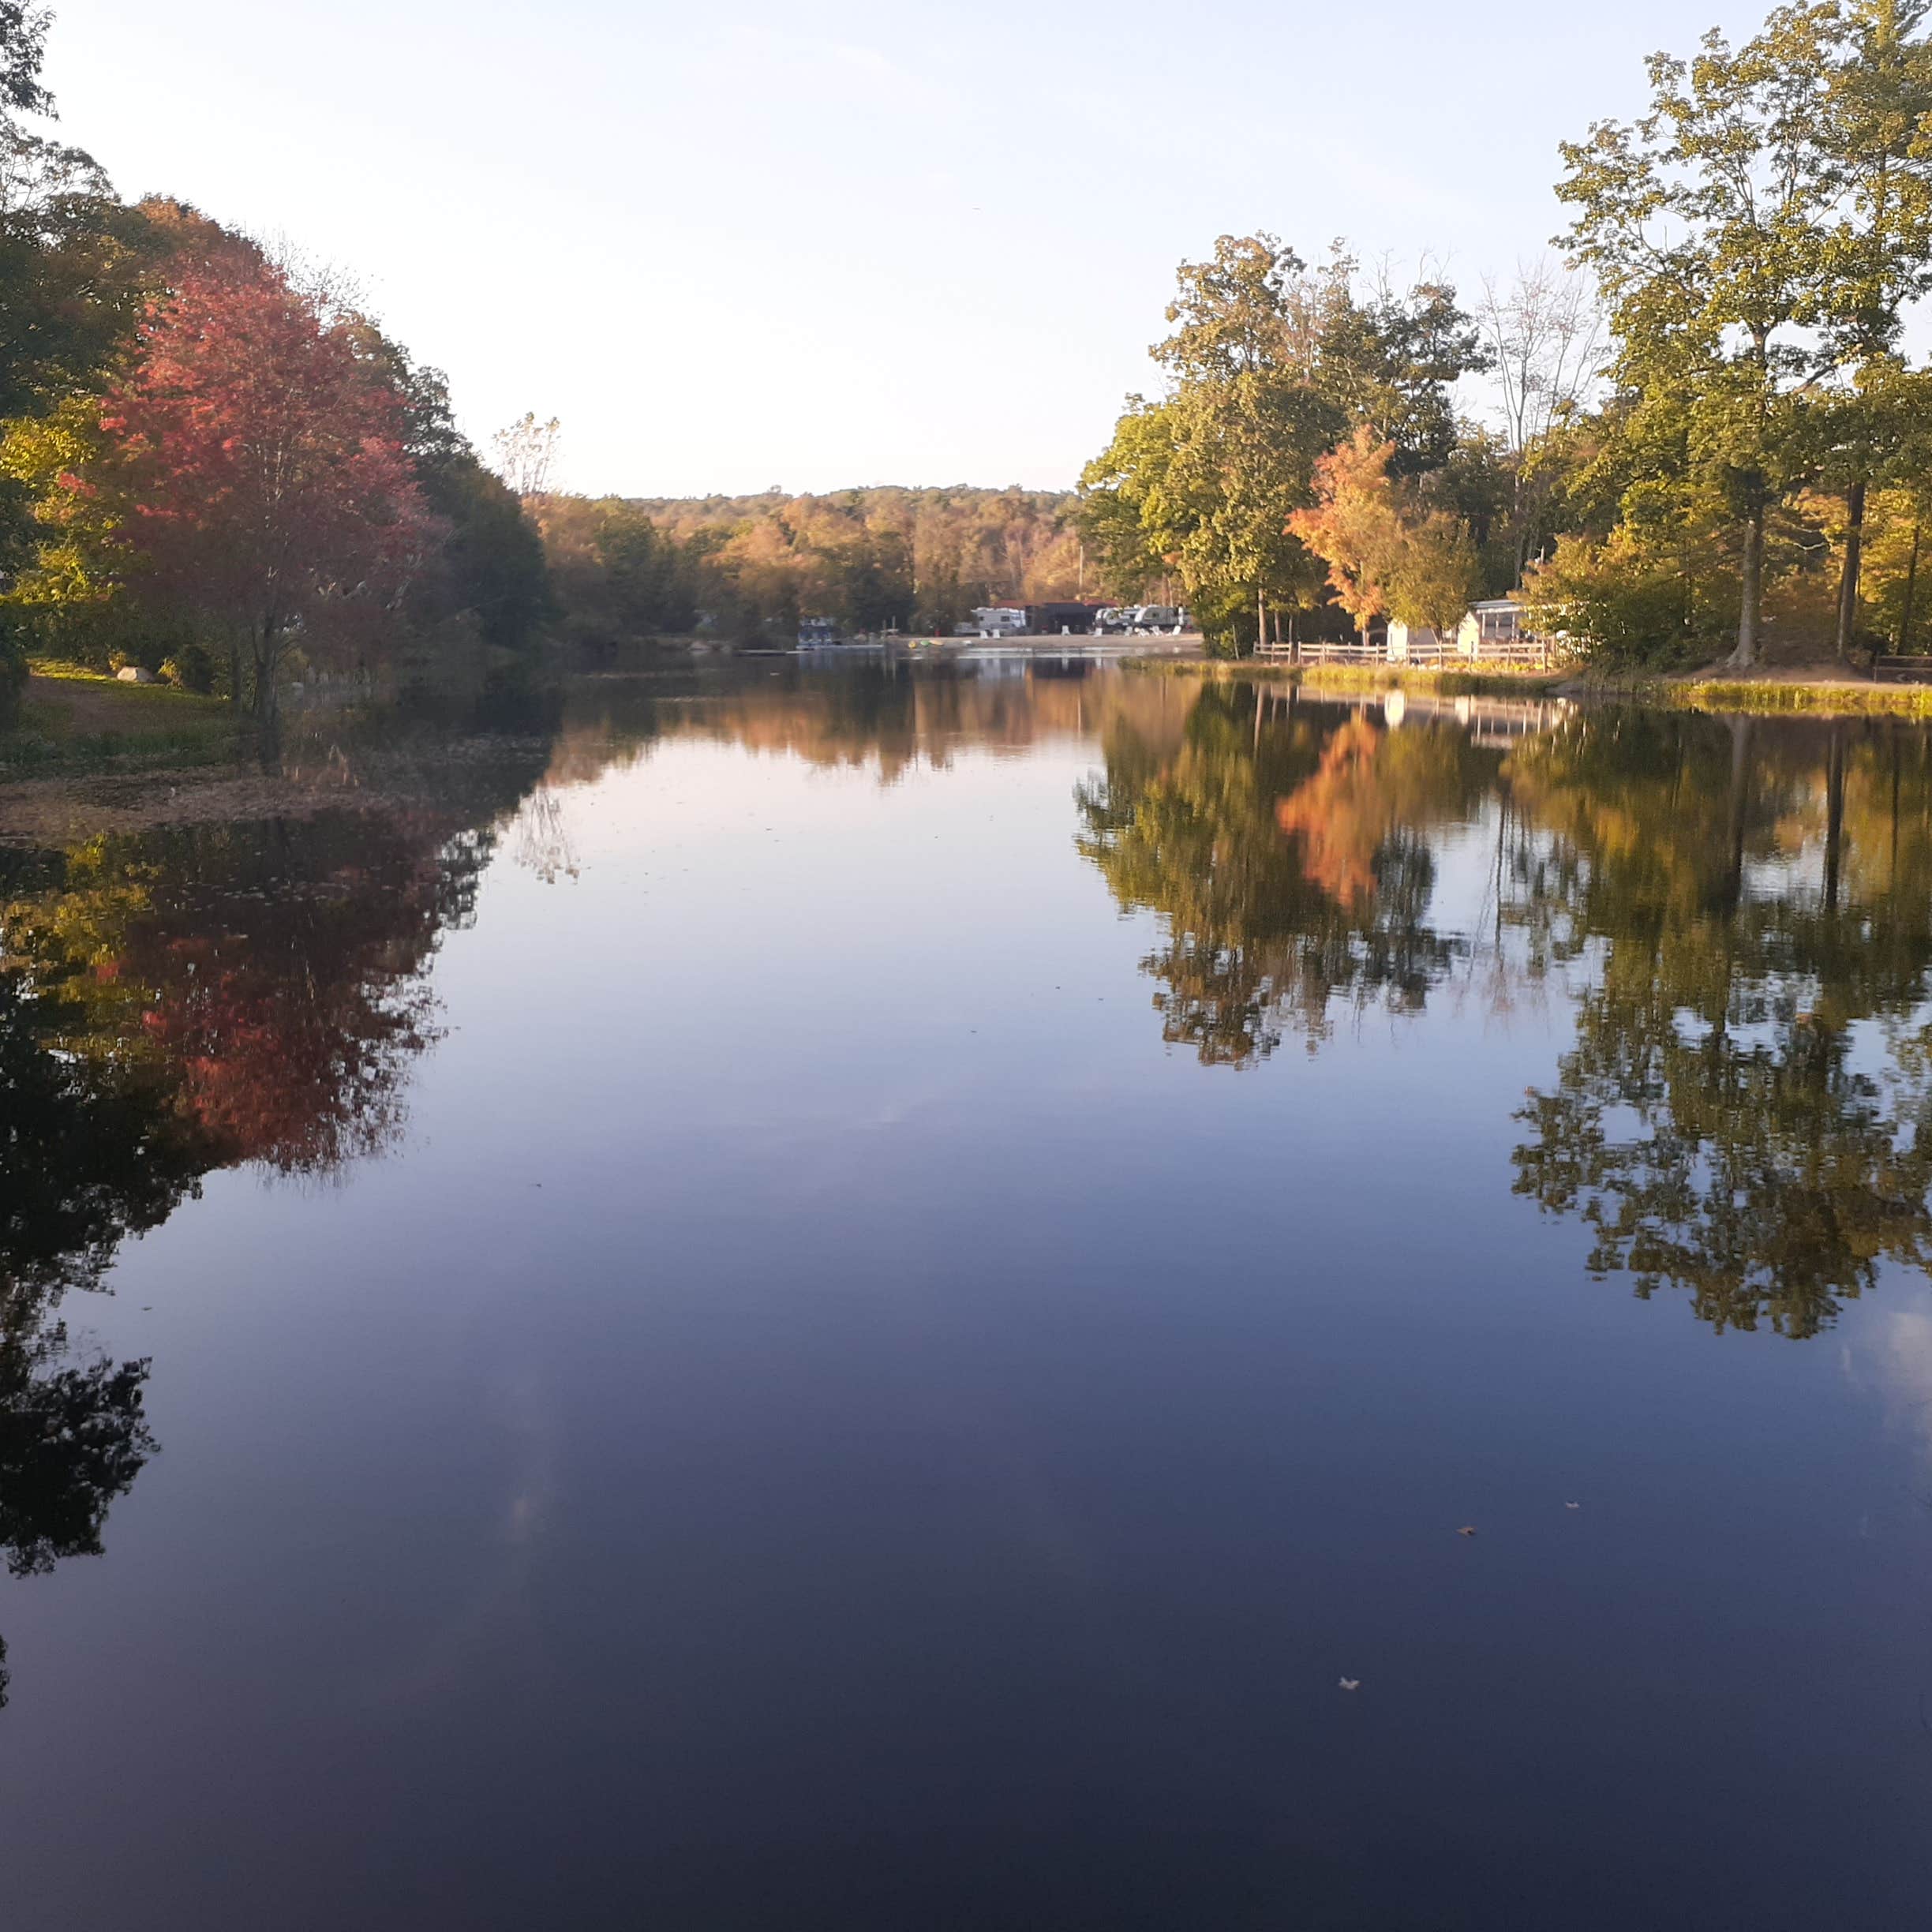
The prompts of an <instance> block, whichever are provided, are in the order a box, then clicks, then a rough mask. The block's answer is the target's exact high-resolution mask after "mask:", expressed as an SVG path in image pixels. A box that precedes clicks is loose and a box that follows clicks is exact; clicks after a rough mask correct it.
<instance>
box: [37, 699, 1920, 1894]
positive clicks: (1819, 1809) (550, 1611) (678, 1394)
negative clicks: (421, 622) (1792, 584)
mask: <svg viewBox="0 0 1932 1932" xmlns="http://www.w3.org/2000/svg"><path fill="white" fill-rule="evenodd" d="M1055 669H1056V668H1055V667H1053V666H1050V665H1041V666H1036V667H1028V666H1026V665H983V666H979V667H977V668H975V667H972V666H970V665H968V666H964V667H960V668H956V669H954V670H953V671H944V670H934V671H932V672H925V671H921V672H918V673H915V672H912V671H910V670H907V669H903V668H900V669H892V670H883V669H880V668H849V669H833V670H829V671H826V672H804V671H801V670H799V669H797V668H793V667H792V666H790V665H784V664H781V665H778V666H777V667H776V668H773V667H771V666H768V665H750V666H748V667H747V668H745V669H744V670H743V671H742V672H739V673H738V674H736V675H735V676H725V675H723V674H713V675H708V676H699V675H695V674H694V675H690V676H682V677H677V676H665V677H661V678H657V679H634V680H620V679H612V680H590V681H586V683H582V684H580V685H579V686H578V687H575V688H574V689H573V691H571V694H570V695H569V697H568V699H567V702H566V705H565V707H564V713H563V715H562V717H561V718H560V720H557V721H554V722H553V723H552V724H551V725H548V726H547V727H546V728H545V729H544V730H543V731H542V732H541V733H540V734H538V735H537V736H532V735H530V733H529V732H524V733H522V734H521V735H519V736H513V737H507V738H505V739H503V740H502V741H501V742H500V743H496V744H492V743H489V742H487V741H478V742H477V744H475V745H474V746H471V747H470V748H469V749H468V750H467V751H466V753H465V755H464V756H463V757H462V758H452V759H451V760H450V761H448V763H447V769H444V768H443V767H441V766H438V764H437V763H436V761H435V760H434V759H428V760H426V761H425V764H424V766H423V768H422V771H421V774H420V775H421V784H420V785H419V787H418V788H417V791H416V792H414V793H412V794H411V795H410V796H407V797H404V798H400V799H391V798H385V800H384V803H382V805H381V806H380V808H368V807H366V802H365V803H361V804H359V803H358V799H357V797H356V795H355V794H354V793H353V792H345V793H344V794H343V803H342V804H341V805H340V806H339V807H331V808H329V809H326V810H323V811H317V812H312V813H308V814H303V815H293V814H291V815H286V816H283V817H279V818H268V819H261V820H243V821H240V822H237V821H234V820H233V819H232V818H227V819H224V818H215V819H213V820H206V821H204V822H193V818H192V815H190V817H189V818H188V819H187V820H186V821H185V822H179V823H168V824H163V825H160V826H152V825H148V826H128V827H125V828H124V829H110V830H108V831H107V832H105V833H102V834H100V835H99V836H95V837H88V838H77V839H76V840H75V841H73V842H72V843H70V844H66V845H65V846H58V847H49V846H47V845H45V844H41V845H38V846H36V845H33V844H27V845H24V846H21V847H19V848H16V849H14V850H12V851H10V852H4V853H0V900H3V901H4V902H5V905H6V911H5V914H4V919H5V924H4V932H3V935H0V937H3V942H4V943H3V945H0V951H4V953H5V955H6V958H5V961H4V970H3V971H0V1092H3V1093H4V1096H5V1130H4V1136H3V1137H0V1163H4V1165H3V1166H0V1190H3V1191H0V1318H3V1321H0V1548H4V1551H5V1554H6V1570H7V1574H6V1575H5V1576H4V1577H0V1638H4V1640H5V1643H6V1657H5V1668H6V1672H7V1683H6V1696H7V1702H6V1708H5V1709H0V1871H4V1874H5V1878H4V1881H3V1885H0V1898H3V1899H4V1904H5V1913H6V1922H7V1923H8V1924H9V1926H19V1927H21V1928H22V1932H27V1929H28V1928H32V1929H33V1932H43V1929H44V1928H66V1927H73V1928H77V1929H79V1928H86V1929H87V1932H109V1929H110V1928H122V1927H127V1928H136V1927H138V1928H140V1929H141V1932H160V1929H164V1928H166V1929H172V1928H177V1927H178V1928H183V1929H184V1932H185V1929H186V1928H191V1927H192V1928H196V1929H197V1932H202V1929H204V1928H208V1927H211V1926H236V1927H241V1926H248V1927H256V1926H260V1927H263V1928H277V1929H279V1928H291V1927H299V1928H310V1927H313V1928H317V1929H318V1932H320V1929H321V1928H330V1929H331V1932H333V1929H335V1928H340V1927H344V1926H355V1927H358V1928H359V1929H360V1932H376V1929H379V1928H391V1927H395V1928H402V1927H410V1928H419V1927H425V1926H461V1927H466V1928H469V1927H478V1928H498V1927H501V1928H513V1927H514V1928H519V1932H522V1929H526V1928H530V1927H534V1926H559V1927H564V1926H567V1927H572V1928H577V1927H595V1928H602V1927H641V1926H648V1927H650V1928H653V1932H741V1929H742V1932H754V1929H756V1932H765V1929H766V1928H770V1929H772V1932H778V1929H780V1928H783V1929H784V1932H800V1929H803V1928H825V1929H826V1932H834V1929H837V1932H873V1929H874V1928H877V1929H878V1932H905V1929H907V1928H912V1927H919V1928H928V1927H930V1928H944V1929H946V1932H952V1929H955V1928H960V1929H963V1928H968V1927H971V1928H1030V1927H1040V1928H1054V1932H1069V1929H1073V1928H1080V1929H1085V1928H1093V1929H1094V1932H1102V1929H1103V1928H1104V1929H1105V1932H1122V1929H1125V1928H1142V1927H1144V1928H1150V1929H1153V1928H1161V1929H1163V1932H1166V1929H1170V1928H1175V1927H1182V1926H1187V1927H1193V1926H1202V1927H1214V1928H1217V1929H1219V1928H1234V1927H1255V1928H1260V1927H1267V1928H1279V1927H1291V1928H1295V1929H1296V1932H1302V1929H1305V1928H1316V1927H1319V1928H1351V1929H1355V1928H1360V1929H1361V1932H1371V1929H1373V1932H1387V1929H1388V1928H1402V1929H1404V1932H1407V1929H1408V1928H1430V1929H1435V1928H1442V1929H1444V1932H1447V1929H1448V1928H1456V1929H1458V1932H1462V1929H1466V1932H1545V1929H1548V1928H1554V1927H1562V1928H1563V1929H1564V1932H1598V1929H1601V1932H1627V1928H1629V1927H1631V1926H1645V1927H1647V1928H1661V1927H1670V1928H1676V1927H1683V1928H1686V1929H1687V1932H1688V1929H1689V1928H1693V1927H1695V1928H1698V1932H1707V1929H1708V1928H1711V1927H1715V1926H1735V1927H1739V1928H1743V1927H1750V1928H1752V1932H1765V1929H1768V1928H1787V1927H1788V1928H1791V1929H1792V1932H1799V1929H1800V1928H1802V1929H1803V1932H1816V1929H1817V1928H1819V1927H1822V1926H1846V1927H1851V1926H1857V1927H1860V1928H1865V1927H1872V1928H1880V1927H1891V1926H1900V1927H1904V1926H1915V1925H1917V1924H1919V1923H1923V1915H1924V1912H1925V1910H1926V1906H1925V1901H1926V1898H1927V1896H1932V1893H1929V1890H1928V1888H1932V1286H1929V1284H1928V1280H1927V1272H1926V1271H1927V1268H1928V1266H1932V1211H1929V1210H1928V1204H1927V1191H1928V1187H1929V1186H1932V739H1928V737H1927V736H1926V733H1925V732H1923V730H1921V729H1919V728H1915V727H1912V726H1909V725H1903V724H1899V723H1894V722H1891V721H1881V720H1869V721H1863V720H1854V721H1837V722H1832V721H1781V720H1780V721H1773V720H1765V719H1759V720H1756V721H1746V720H1742V719H1728V718H1717V717H1700V716H1695V715H1691V714H1688V713H1657V712H1645V711H1639V710H1619V709H1615V708H1601V709H1600V708H1586V709H1577V708H1572V707H1569V706H1561V705H1556V704H1551V703H1539V704H1511V703H1508V702H1503V701H1500V700H1488V699H1453V698H1424V697H1421V696H1420V695H1410V696H1408V697H1407V698H1406V699H1404V698H1402V697H1399V696H1398V697H1393V698H1389V699H1388V700H1387V701H1386V702H1384V701H1382V700H1380V699H1376V700H1368V699H1364V700H1361V701H1352V702H1351V701H1344V700H1341V699H1330V700H1327V701H1323V700H1319V699H1317V698H1315V697H1313V696H1312V695H1311V694H1309V693H1308V692H1305V691H1300V692H1297V691H1290V690H1289V689H1287V688H1286V687H1262V688H1256V687H1254V686H1252V685H1248V684H1242V683H1200V682H1199V681H1196V680H1186V679H1182V678H1174V677H1166V676H1152V675H1140V674H1136V673H1132V672H1118V671H1106V670H1095V669H1091V668H1083V667H1078V666H1069V667H1067V668H1066V671H1065V674H1063V675H1055V674H1054V673H1055Z"/></svg>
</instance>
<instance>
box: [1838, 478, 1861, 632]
mask: <svg viewBox="0 0 1932 1932" xmlns="http://www.w3.org/2000/svg"><path fill="white" fill-rule="evenodd" d="M1864 550H1865V479H1864V478H1863V477H1859V480H1858V481H1856V482H1855V483H1854V484H1853V485H1852V487H1851V488H1850V489H1848V490H1847V491H1846V492H1845V547H1844V572H1843V574H1842V575H1840V578H1839V579H1838V640H1837V642H1838V661H1839V662H1840V664H1849V663H1850V662H1851V661H1852V633H1853V632H1854V631H1856V630H1857V628H1858V596H1859V564H1860V563H1861V562H1862V561H1863V556H1864Z"/></svg>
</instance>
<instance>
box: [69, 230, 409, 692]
mask: <svg viewBox="0 0 1932 1932" xmlns="http://www.w3.org/2000/svg"><path fill="white" fill-rule="evenodd" d="M357 342H358V335H357V333H356V331H355V330H354V328H352V327H351V326H350V323H349V321H348V320H346V319H344V320H331V318H329V317H328V316H325V315H324V313H323V312H322V311H321V309H320V307H319V306H318V305H317V304H316V302H315V301H313V300H312V299H310V298H308V297H306V296H305V295H304V294H302V293H301V291H299V290H297V289H296V288H294V286H291V285H290V281H289V279H288V277H287V276H286V275H285V274H284V273H283V271H281V270H280V269H279V268H277V267H276V266H275V264H274V263H273V262H271V261H270V260H267V259H266V258H265V257H264V256H262V255H260V253H258V252H256V251H255V250H253V249H249V248H247V247H245V246H241V245H238V246H234V247H231V248H229V249H226V250H223V251H222V252H220V253H218V254H217V255H216V256H215V257H214V258H212V259H211V260H207V261H204V262H200V263H193V264H184V266H183V267H182V268H181V269H180V270H178V271H177V273H176V275H175V276H174V286H173V287H172V289H171V290H170V292H169V293H168V294H166V295H164V296H163V297H161V298H158V299H157V300H156V301H154V302H152V303H151V304H150V305H149V307H148V312H147V314H146V316H145V317H144V320H143V322H142V324H141V329H140V340H139V343H138V345H137V354H136V356H135V358H134V361H133V366H132V368H131V369H130V370H129V373H128V375H127V376H126V377H125V380H122V382H121V383H120V384H118V385H117V386H116V387H115V388H114V390H113V391H111V392H110V394H109V395H108V396H107V398H106V399H105V400H104V402H103V406H102V411H101V422H102V427H103V429H104V430H105V431H106V432H107V434H108V435H109V436H110V438H111V439H112V443H113V446H114V457H113V461H112V464H111V469H110V475H109V477H107V479H106V481H107V488H108V489H110V491H112V492H114V494H115V495H117V496H119V497H120V498H121V499H122V508H123V511H124V513H125V523H124V526H123V528H124V531H125V535H126V537H127V538H128V540H129V542H130V544H131V545H132V546H133V549H134V550H135V552H137V563H136V564H135V566H134V567H135V569H136V571H137V573H138V574H139V575H142V576H144V577H145V578H148V580H149V581H150V582H151V583H152V586H153V587H154V588H155V589H157V590H160V591H161V592H162V593H163V594H164V595H166V596H167V597H169V598H170V601H174V602H175V603H176V604H178V605H179V606H181V607H182V608H184V609H185V610H187V611H189V612H193V613H195V614H197V615H198V616H201V617H203V618H204V619H205V620H208V621H210V622H211V623H212V624H213V625H215V627H218V628H219V630H220V631H222V632H223V633H224V634H225V636H226V639H227V644H228V647H229V652H230V663H231V665H232V667H233V669H234V695H235V698H236V701H237V702H241V697H242V693H243V688H244V685H245V683H249V682H252V687H253V700H254V706H255V710H256V713H258V715H260V716H261V717H264V719H271V718H272V717H274V715H275V691H276V683H277V679H278V675H279V672H280V670H281V668H282V666H283V659H284V657H286V653H287V650H288V649H289V646H290V643H291V642H293V641H294V640H295V639H296V638H301V641H302V642H303V643H304V645H305V647H310V646H313V647H314V648H316V649H320V647H321V646H322V645H323V644H324V642H325V641H326V640H327V639H328V637H329V636H330V635H331V632H335V631H340V630H341V629H342V628H343V627H346V626H349V625H352V624H353V623H355V622H356V621H358V620H360V619H362V618H365V616H367V615H368V614H369V613H370V612H381V611H382V610H384V609H386V608H390V607H391V606H392V605H393V603H394V601H395V597H396V596H397V595H398V594H399V591H400V590H401V587H402V584H403V583H404V582H405V581H406V578H407V576H408V575H409V572H410V569H411V568H412V567H413V566H414V563H415V562H416V560H417V559H418V558H419V557H420V556H421V553H422V552H423V550H424V549H425V547H426V546H427V545H429V543H430V542H431V541H433V536H434V524H433V519H432V518H431V517H430V515H429V512H428V511H427V510H426V509H425V506H424V504H423V502H422V500H421V496H420V495H419V494H418V492H417V486H416V482H415V479H414V474H413V473H412V471H411V469H410V463H409V459H408V458H407V456H406V454H405V453H404V451H403V447H402V427H403V425H402V402H401V399H400V398H399V396H398V395H397V394H396V391H395V388H394V386H393V384H392V383H391V381H390V380H389V379H388V376H386V374H385V373H384V371H383V370H382V369H380V367H378V366H376V365H373V363H371V362H370V361H367V360H365V359H364V358H362V357H361V356H360V355H358V351H357ZM245 672H252V680H249V678H247V677H245Z"/></svg>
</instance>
